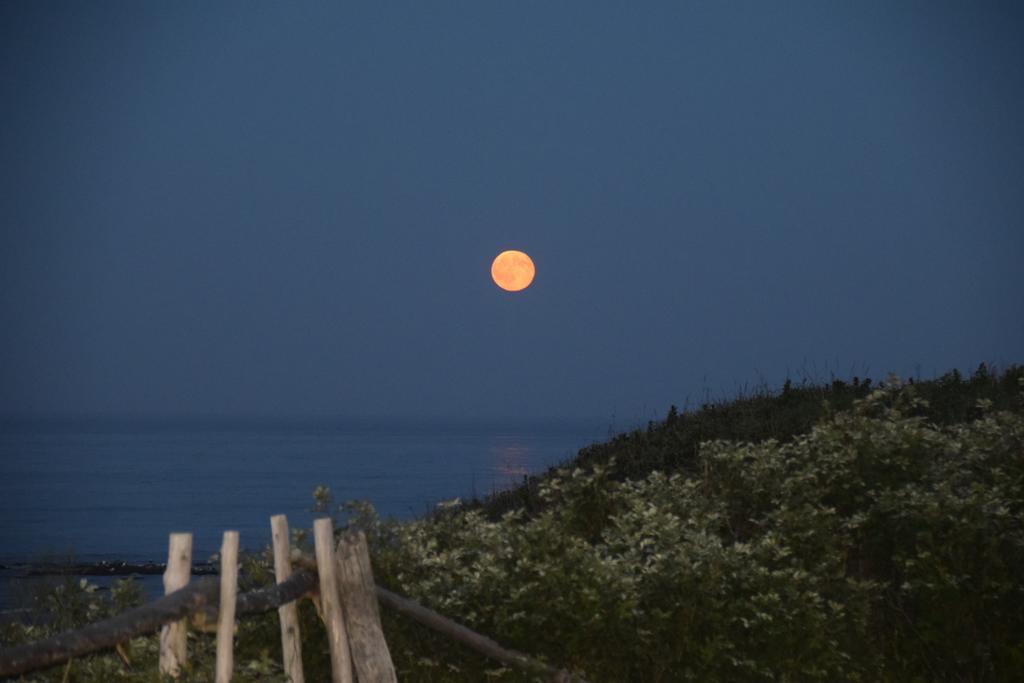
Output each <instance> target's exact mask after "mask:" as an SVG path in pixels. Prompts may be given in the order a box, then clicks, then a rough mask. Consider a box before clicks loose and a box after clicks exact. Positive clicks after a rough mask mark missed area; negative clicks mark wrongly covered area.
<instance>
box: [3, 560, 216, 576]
mask: <svg viewBox="0 0 1024 683" xmlns="http://www.w3.org/2000/svg"><path fill="white" fill-rule="evenodd" d="M166 568H167V565H166V564H165V563H163V562H141V563H130V562H122V561H120V560H103V561H101V562H88V563H81V564H67V563H40V564H16V565H6V566H4V565H0V569H6V570H10V571H13V572H17V573H18V574H20V575H21V576H61V575H68V574H70V575H74V576H131V575H132V574H137V575H143V576H145V575H153V574H163V573H164V570H165V569H166ZM211 574H217V566H216V565H214V564H210V563H208V562H202V563H198V564H194V565H192V575H193V576H207V575H211Z"/></svg>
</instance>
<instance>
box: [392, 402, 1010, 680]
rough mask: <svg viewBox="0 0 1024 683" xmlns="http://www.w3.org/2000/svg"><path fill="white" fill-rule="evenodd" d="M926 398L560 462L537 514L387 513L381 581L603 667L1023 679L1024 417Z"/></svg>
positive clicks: (532, 644)
mask: <svg viewBox="0 0 1024 683" xmlns="http://www.w3.org/2000/svg"><path fill="white" fill-rule="evenodd" d="M923 407H924V406H923V405H922V403H921V402H920V401H919V400H918V399H917V398H916V397H915V396H914V394H913V392H912V389H910V388H905V389H902V390H901V389H899V388H898V385H896V384H895V383H891V384H890V385H889V386H888V387H887V388H886V389H884V390H881V391H877V392H875V393H873V394H872V395H871V396H870V397H868V398H867V399H865V400H863V401H861V402H860V403H858V404H857V405H856V407H855V409H854V410H852V411H850V412H845V413H839V414H837V415H834V416H832V417H830V418H828V419H826V420H825V421H823V422H822V423H821V424H819V425H818V426H817V427H815V428H814V429H813V430H812V431H811V432H810V433H809V434H807V435H805V436H803V437H801V438H799V439H797V440H795V441H793V442H791V443H788V444H785V445H781V444H778V443H775V442H766V443H761V444H756V445H751V444H735V443H727V442H709V443H705V444H703V445H702V447H701V449H700V453H699V461H698V468H697V471H698V472H699V473H700V474H699V475H684V474H673V475H671V476H669V475H666V474H663V473H660V472H654V473H652V474H650V475H649V476H647V477H646V478H644V479H642V480H637V481H624V482H619V481H612V480H610V479H609V478H608V476H607V473H608V469H607V468H605V467H601V466H597V467H595V468H594V469H593V470H592V471H588V472H584V471H582V470H580V469H576V470H573V471H561V472H559V473H558V475H557V476H555V477H552V478H549V479H547V480H546V481H545V482H544V483H543V484H542V488H541V496H542V497H543V499H544V501H545V503H551V504H550V505H545V506H544V510H545V511H544V512H541V513H540V514H538V515H537V516H535V517H533V518H531V519H526V518H525V517H524V516H523V514H522V513H517V512H513V513H509V514H506V515H505V516H504V517H503V518H501V519H499V520H497V521H488V520H487V519H486V518H485V517H484V516H483V515H482V514H481V513H480V512H478V511H472V512H457V511H454V510H448V509H442V510H439V512H438V514H437V515H436V516H435V517H433V518H432V519H429V520H421V521H416V522H412V523H406V524H396V525H390V526H384V527H380V526H378V527H377V532H378V533H377V535H376V536H375V539H374V540H375V549H374V550H375V554H374V559H375V563H376V565H377V567H378V570H377V571H378V578H379V579H382V582H383V583H385V584H387V585H389V586H391V587H392V588H393V589H395V590H397V591H399V592H402V593H405V594H408V595H410V596H412V597H414V598H416V599H418V600H421V601H423V602H424V603H426V604H428V605H430V606H432V607H433V608H435V609H437V610H439V611H440V612H442V613H444V614H447V615H450V616H452V617H453V618H456V619H458V620H460V621H462V622H464V623H466V624H467V625H469V626H470V627H472V628H474V629H477V630H479V631H481V632H482V633H486V634H488V635H491V636H493V637H495V638H496V639H498V640H499V641H501V642H503V643H507V644H509V645H510V646H513V647H515V648H517V649H521V650H523V651H526V652H530V653H534V654H537V655H542V656H545V657H546V658H547V659H549V660H550V661H551V662H553V663H557V664H558V665H561V666H570V667H573V668H576V669H578V670H581V671H585V672H586V673H587V674H588V675H589V676H590V677H591V678H592V679H594V680H637V681H659V680H687V679H693V680H723V681H726V680H728V681H732V680H761V679H783V680H815V679H818V680H879V679H897V680H906V679H912V678H926V679H932V678H937V677H939V678H941V677H944V676H949V677H951V678H960V679H963V680H982V679H985V680H989V679H992V678H996V679H1011V678H1013V675H1012V674H1013V672H1015V671H1016V672H1020V671H1021V670H1022V669H1021V667H1022V666H1024V659H1022V645H1021V643H1022V638H1024V616H1022V615H1024V589H1022V583H1021V577H1022V576H1024V532H1022V528H1021V522H1020V520H1021V518H1022V512H1024V464H1022V453H1024V420H1022V419H1021V416H1020V415H1018V414H1014V413H1007V412H1003V413H996V414H988V415H985V416H984V417H982V418H981V419H978V420H975V421H973V422H970V423H967V424H961V425H955V426H952V427H946V428H938V427H934V426H931V425H929V424H927V423H926V422H925V421H924V420H923V419H921V418H919V417H915V413H916V411H918V410H920V409H921V408H923ZM978 407H979V409H980V410H982V411H984V410H986V409H987V408H988V406H985V405H979V406H978ZM403 633H404V632H403V631H401V629H400V628H398V627H395V632H394V633H393V634H389V637H391V638H392V639H393V640H394V639H401V638H402V637H403ZM431 643H433V641H431ZM445 656H447V657H458V653H457V651H454V650H453V651H449V652H446V653H445ZM435 659H436V658H435ZM447 661H453V660H451V659H449V660H447ZM419 671H420V672H421V674H422V675H423V676H425V677H426V678H425V679H424V680H445V679H451V678H452V676H451V675H445V676H434V675H432V674H430V673H429V672H424V671H423V670H422V669H419ZM478 675H479V672H476V673H469V674H466V677H465V680H473V679H474V676H478Z"/></svg>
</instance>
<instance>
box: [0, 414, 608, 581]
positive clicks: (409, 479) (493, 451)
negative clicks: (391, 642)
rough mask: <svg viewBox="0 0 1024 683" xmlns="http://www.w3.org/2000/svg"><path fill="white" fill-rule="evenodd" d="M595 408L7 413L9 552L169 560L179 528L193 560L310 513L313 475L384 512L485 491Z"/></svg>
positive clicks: (563, 440)
mask: <svg viewBox="0 0 1024 683" xmlns="http://www.w3.org/2000/svg"><path fill="white" fill-rule="evenodd" d="M607 434H608V424H607V422H605V423H603V424H602V423H601V422H600V421H598V420H560V421H553V420H547V421H511V420H510V421H497V420H491V421H465V420H334V421H285V420H259V421H256V420H253V421H244V420H232V421H210V420H201V421H184V420H178V421H138V420H135V421H112V420H77V421H68V420H63V421H58V420H35V421H10V420H8V421H5V422H0V539H2V543H0V563H4V564H11V563H20V562H38V561H41V560H46V559H50V558H53V559H66V558H69V557H73V558H74V559H75V560H76V561H82V562H86V561H95V560H100V559H122V560H130V561H144V560H154V561H161V560H163V559H164V557H165V555H166V552H167V535H168V533H169V532H172V531H191V532H192V533H193V534H194V552H193V556H194V557H195V558H196V560H197V561H198V560H201V559H205V558H207V557H209V556H210V555H211V554H213V553H214V552H215V551H216V550H217V548H218V547H219V545H220V536H221V533H222V532H223V531H224V530H225V529H237V530H238V531H239V532H240V533H241V541H242V545H243V546H244V547H248V548H259V547H262V546H264V545H266V544H268V543H269V542H270V527H269V517H270V516H271V515H273V514H278V513H285V514H287V515H288V518H289V521H290V523H291V524H292V526H293V527H297V526H306V527H308V526H309V525H310V524H311V519H312V515H311V513H309V511H308V508H309V507H310V506H311V504H312V497H311V493H312V490H313V488H314V487H315V486H317V485H319V484H323V485H326V486H329V487H330V488H331V491H332V493H333V494H334V496H335V499H336V500H338V501H341V500H346V499H363V500H368V501H370V502H371V503H373V505H374V506H375V507H376V508H377V510H378V511H379V512H380V513H381V514H382V515H384V516H397V517H406V518H407V517H411V516H416V515H420V514H422V513H423V512H425V511H426V510H428V509H429V508H430V507H431V506H432V505H434V504H435V503H437V502H438V501H441V500H446V499H450V498H454V497H456V496H469V495H473V494H474V493H476V494H485V493H488V492H490V491H492V490H494V489H498V488H503V487H506V486H508V485H510V484H513V483H515V482H517V481H519V480H521V479H522V477H523V476H524V475H526V474H527V473H533V472H538V471H542V470H543V469H545V468H546V467H548V466H550V465H554V464H557V463H559V462H561V461H564V460H566V459H567V458H569V457H571V456H572V455H574V454H575V453H576V451H577V450H578V449H579V448H581V447H583V446H585V445H587V444H590V443H593V442H595V441H598V440H600V439H601V438H603V437H605V436H607Z"/></svg>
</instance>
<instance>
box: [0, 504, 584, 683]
mask: <svg viewBox="0 0 1024 683" xmlns="http://www.w3.org/2000/svg"><path fill="white" fill-rule="evenodd" d="M270 526H271V537H272V540H273V549H274V574H275V578H276V584H275V585H274V586H270V587H268V588H263V589H260V590H256V591H252V592H249V593H244V594H241V595H239V594H238V592H237V589H238V540H239V539H238V532H237V531H226V532H224V539H223V545H222V546H221V554H220V578H219V580H218V579H215V578H212V577H206V578H201V579H199V580H198V581H195V582H190V578H191V569H192V535H191V534H171V537H170V544H169V551H168V557H167V568H166V571H165V572H164V591H165V595H164V597H163V598H160V599H159V600H156V601H154V602H151V603H148V604H146V605H142V606H140V607H136V608H134V609H131V610H128V611H126V612H124V613H122V614H119V615H117V616H115V617H113V618H111V619H107V620H105V621H102V622H97V623H94V624H89V625H88V626H86V627H84V628H81V629H78V630H75V631H68V632H66V633H62V634H59V635H57V636H54V637H52V638H48V639H46V640H41V641H37V642H35V643H29V644H26V645H19V646H17V647H12V648H6V649H2V650H0V678H4V677H8V676H15V675H18V674H22V673H26V672H29V671H34V670H37V669H41V668H44V667H49V666H54V665H56V664H60V663H62V662H65V661H67V662H70V660H71V659H72V658H74V657H79V656H82V655H86V654H89V653H92V652H97V651H99V650H105V649H109V648H115V649H116V650H117V652H118V653H119V654H122V656H123V651H122V650H121V643H124V642H125V641H127V640H129V639H130V638H135V637H137V636H140V635H145V634H148V633H153V632H154V631H156V630H157V629H160V660H159V668H160V673H161V674H164V675H166V676H170V677H172V678H176V677H178V676H179V674H180V672H181V670H182V667H183V666H184V665H185V663H186V661H187V658H188V651H187V645H186V644H187V641H186V635H187V630H188V625H189V622H190V621H192V622H195V623H199V624H211V625H212V624H216V629H217V661H216V669H215V670H216V681H217V683H226V682H227V681H230V680H231V675H232V669H233V666H234V661H233V660H234V630H235V622H236V619H237V618H238V617H244V616H247V615H252V614H259V613H264V612H268V611H270V610H273V609H277V611H278V616H279V619H280V623H281V651H282V662H281V663H282V667H283V669H284V672H285V675H286V676H287V678H288V680H289V681H291V682H292V683H303V682H304V676H303V672H302V637H301V633H300V631H299V620H298V609H297V605H296V603H297V601H298V600H300V599H302V598H304V597H311V598H312V599H313V600H314V603H315V604H316V606H317V612H318V614H319V615H320V617H321V619H322V620H323V622H324V626H325V628H326V631H327V639H328V646H329V651H330V659H331V680H332V682H333V683H353V681H354V680H358V681H359V683H390V682H393V681H396V680H397V679H396V675H395V668H394V664H393V663H392V661H391V655H390V653H389V651H388V646H387V642H386V641H385V639H384V632H383V630H382V628H381V623H380V614H379V607H378V604H383V605H384V606H385V607H387V608H389V609H393V610H395V611H396V612H398V613H399V614H402V615H404V616H406V617H409V618H412V619H414V620H416V621H418V622H419V623H421V624H423V625H424V626H427V627H428V628H431V629H433V630H435V631H437V632H439V633H441V634H444V635H446V636H448V637H450V638H453V639H455V640H457V641H458V642H461V643H463V644H464V645H467V646H469V647H471V648H473V649H474V650H476V651H477V652H480V653H482V654H484V655H486V656H488V657H492V658H494V659H497V660H499V661H501V662H503V663H505V664H508V665H510V666H514V667H517V668H519V669H522V670H524V671H527V672H530V673H532V674H534V675H537V676H540V677H542V678H545V679H547V680H550V681H557V682H559V683H568V682H570V681H574V682H576V683H586V682H585V681H584V680H583V679H582V678H580V677H578V676H574V675H572V674H570V673H569V672H567V671H565V670H562V669H557V668H555V667H552V666H549V665H547V664H545V663H543V662H541V661H539V660H536V659H534V658H533V657H530V656H528V655H525V654H523V653H521V652H516V651H515V650H509V649H507V648H504V647H502V646H501V645H499V644H498V643H496V642H494V641H493V640H491V639H490V638H487V637H486V636H482V635H480V634H479V633H475V632H473V631H471V630H470V629H468V628H466V627H465V626H462V625H461V624H458V623H456V622H454V621H452V620H450V619H448V618H446V617H444V616H441V615H440V614H438V613H436V612H434V611H432V610H429V609H427V608H426V607H423V606H422V605H420V604H418V603H416V602H414V601H412V600H409V599H408V598H404V597H402V596H400V595H396V594H395V593H392V592H390V591H388V590H386V589H384V588H381V587H380V586H377V585H375V583H374V581H373V572H372V569H371V567H370V555H369V551H368V549H367V545H366V537H365V536H364V535H363V534H362V533H361V532H360V533H357V534H344V535H342V537H341V539H340V540H339V541H338V542H337V544H335V543H334V529H333V524H332V522H331V520H330V519H326V518H325V519H318V520H316V521H315V522H314V524H313V540H314V546H315V549H316V558H315V560H314V559H312V558H305V557H303V556H301V555H299V556H297V557H295V558H293V556H292V552H291V548H290V541H289V532H288V520H287V519H286V518H285V516H284V515H276V516H274V517H271V519H270ZM293 559H295V560H297V561H298V563H299V564H300V567H299V568H298V569H297V570H296V571H294V572H293V570H292V569H293V568H292V561H293Z"/></svg>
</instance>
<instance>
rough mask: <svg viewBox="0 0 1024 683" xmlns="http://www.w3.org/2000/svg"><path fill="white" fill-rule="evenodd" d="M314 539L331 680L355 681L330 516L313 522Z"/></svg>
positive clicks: (342, 682)
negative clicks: (328, 648)
mask: <svg viewBox="0 0 1024 683" xmlns="http://www.w3.org/2000/svg"><path fill="white" fill-rule="evenodd" d="M313 541H314V544H315V545H316V569H317V573H318V574H319V575H320V603H321V605H322V606H323V612H324V626H325V627H326V629H327V642H328V644H329V645H330V649H331V681H333V683H352V655H351V654H350V653H349V649H348V635H347V634H346V633H345V621H344V618H343V617H342V613H341V602H340V599H339V597H338V581H337V578H336V576H335V571H334V525H333V524H332V523H331V520H330V518H327V517H325V518H323V519H318V520H316V521H315V522H313Z"/></svg>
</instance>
